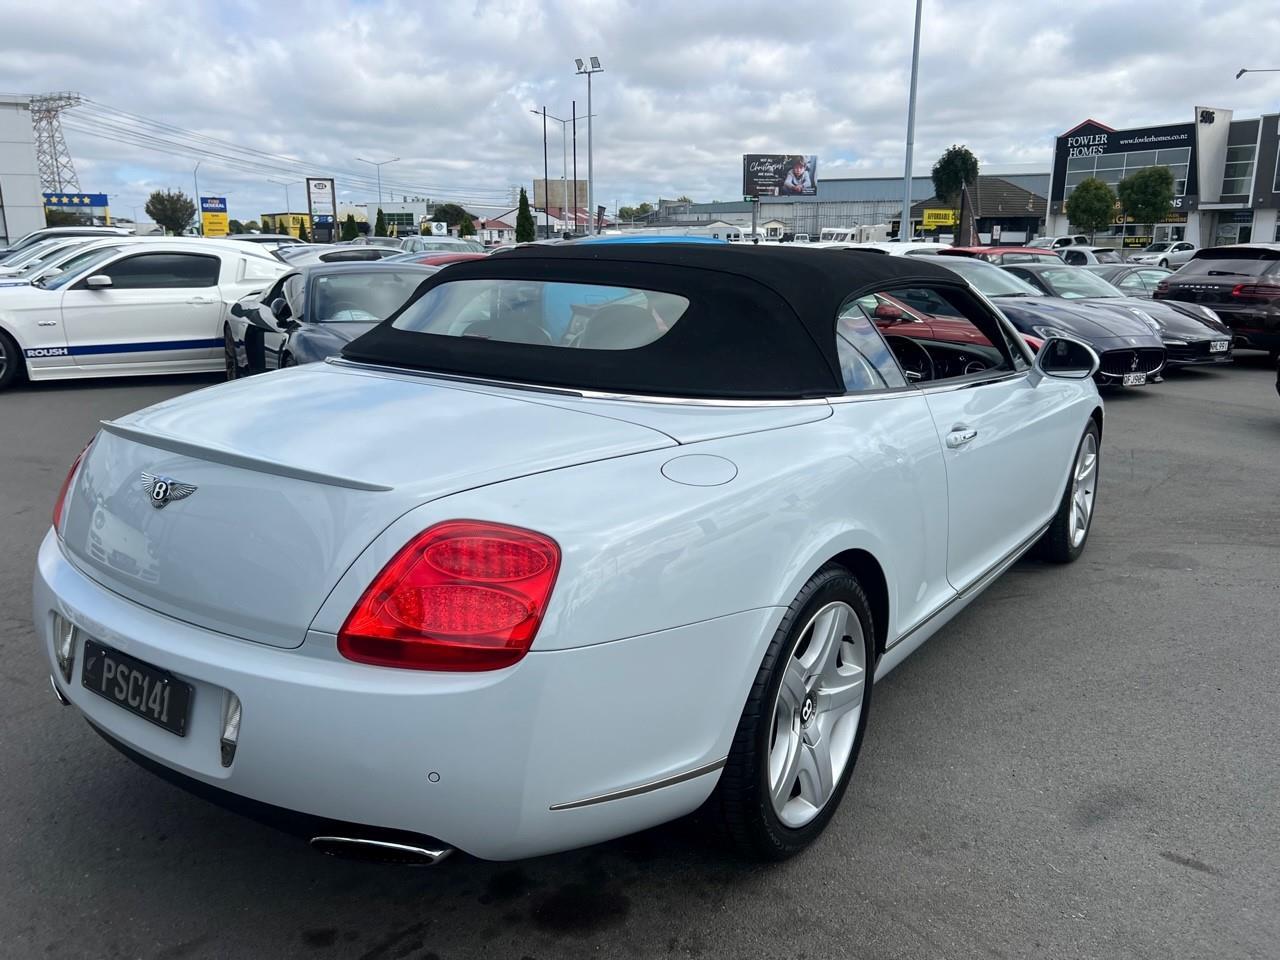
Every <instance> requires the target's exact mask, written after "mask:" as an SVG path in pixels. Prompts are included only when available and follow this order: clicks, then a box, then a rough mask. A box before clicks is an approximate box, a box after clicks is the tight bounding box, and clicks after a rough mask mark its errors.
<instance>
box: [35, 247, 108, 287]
mask: <svg viewBox="0 0 1280 960" xmlns="http://www.w3.org/2000/svg"><path fill="white" fill-rule="evenodd" d="M117 252H118V249H117V248H116V247H106V248H104V249H99V250H86V251H85V252H84V253H80V254H77V255H76V256H74V257H72V258H71V259H70V260H68V261H67V262H66V263H64V264H62V272H61V273H60V274H58V275H57V276H56V277H50V278H49V279H48V280H45V281H43V282H40V286H42V287H44V288H45V289H46V290H60V289H62V288H63V287H65V286H66V285H67V284H69V283H70V282H71V281H72V280H74V279H76V278H77V277H78V276H80V274H81V273H82V272H83V270H84V269H85V268H92V267H96V266H97V265H98V264H100V263H102V262H103V261H105V260H110V259H111V258H112V257H113V256H115V255H116V253H117Z"/></svg>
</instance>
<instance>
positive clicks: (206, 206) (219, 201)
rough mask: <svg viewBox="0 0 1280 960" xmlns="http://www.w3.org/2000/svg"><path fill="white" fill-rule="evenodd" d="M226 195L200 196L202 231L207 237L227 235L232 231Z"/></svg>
mask: <svg viewBox="0 0 1280 960" xmlns="http://www.w3.org/2000/svg"><path fill="white" fill-rule="evenodd" d="M230 229H231V228H230V224H229V222H228V220H227V198H226V197H201V198H200V232H201V233H203V234H204V235H205V236H206V237H225V236H226V235H227V234H228V233H229V232H230Z"/></svg>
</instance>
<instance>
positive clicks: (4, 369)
mask: <svg viewBox="0 0 1280 960" xmlns="http://www.w3.org/2000/svg"><path fill="white" fill-rule="evenodd" d="M8 372H9V352H8V351H7V350H5V348H4V337H0V383H3V382H4V375H5V374H6V373H8Z"/></svg>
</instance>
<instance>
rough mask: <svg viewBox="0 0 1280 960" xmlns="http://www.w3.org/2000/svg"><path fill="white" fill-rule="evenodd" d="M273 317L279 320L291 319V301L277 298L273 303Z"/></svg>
mask: <svg viewBox="0 0 1280 960" xmlns="http://www.w3.org/2000/svg"><path fill="white" fill-rule="evenodd" d="M271 315H272V316H273V317H275V318H276V319H277V320H288V319H289V301H287V300H286V299H285V298H284V297H276V298H275V299H274V300H272V301H271Z"/></svg>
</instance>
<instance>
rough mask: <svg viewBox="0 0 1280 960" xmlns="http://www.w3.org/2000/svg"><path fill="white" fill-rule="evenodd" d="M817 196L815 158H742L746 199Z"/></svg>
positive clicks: (773, 155) (781, 155) (784, 155)
mask: <svg viewBox="0 0 1280 960" xmlns="http://www.w3.org/2000/svg"><path fill="white" fill-rule="evenodd" d="M817 193H818V158H817V157H816V156H814V155H812V154H810V155H808V156H803V155H801V154H795V153H748V154H744V155H743V157H742V195H743V196H744V197H812V196H816V195H817Z"/></svg>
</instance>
